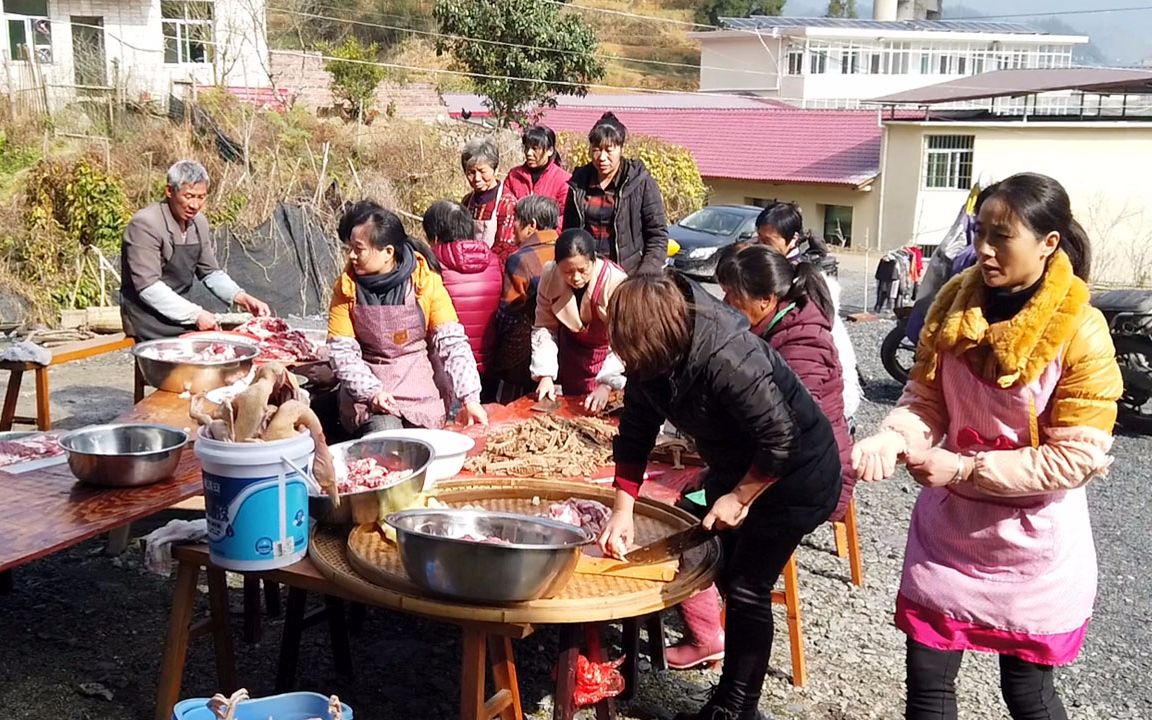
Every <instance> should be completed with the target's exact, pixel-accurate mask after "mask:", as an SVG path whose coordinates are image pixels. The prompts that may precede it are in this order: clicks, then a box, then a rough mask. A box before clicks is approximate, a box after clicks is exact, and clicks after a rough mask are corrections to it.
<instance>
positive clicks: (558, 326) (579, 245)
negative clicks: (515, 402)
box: [531, 228, 625, 412]
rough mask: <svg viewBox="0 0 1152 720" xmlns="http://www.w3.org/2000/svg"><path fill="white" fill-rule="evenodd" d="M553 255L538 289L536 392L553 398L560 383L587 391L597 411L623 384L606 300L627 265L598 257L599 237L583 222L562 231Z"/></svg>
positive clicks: (574, 391) (571, 391) (567, 389)
mask: <svg viewBox="0 0 1152 720" xmlns="http://www.w3.org/2000/svg"><path fill="white" fill-rule="evenodd" d="M555 258H556V259H555V261H554V262H550V263H548V264H547V265H546V266H544V274H543V275H542V276H541V277H540V284H539V286H538V288H537V290H536V325H535V327H534V328H533V329H532V365H531V374H532V379H533V380H535V381H536V383H537V386H536V396H537V398H539V399H540V400H544V399H552V400H555V399H556V386H557V385H559V386H560V387H561V388H562V389H563V391H564V393H565V394H566V395H587V396H588V397H587V398H586V399H585V402H584V406H585V408H586V409H588V410H589V411H590V412H599V411H601V410H603V409H604V407H605V406H606V405H607V404H608V396H609V395H610V394H611V392H612V390H614V389H615V390H619V389H621V388H623V387H624V374H623V370H624V369H623V367H622V366H621V365H620V361H619V360H618V359H617V357H616V356H615V355H614V354H613V353H612V349H611V348H610V347H609V343H608V301H609V300H610V299H611V298H612V293H613V292H614V291H615V290H616V287H617V286H618V285H619V284H620V283H621V282H623V281H624V278H625V275H624V271H623V270H621V269H620V268H619V267H617V266H616V265H614V264H613V263H612V262H611V261H609V260H606V259H604V258H601V257H598V256H597V253H596V241H595V240H594V239H593V237H592V235H590V234H589V233H588V232H587V231H585V230H580V229H579V228H575V229H569V230H565V231H564V232H563V233H561V234H560V237H559V238H558V239H557V240H556V250H555Z"/></svg>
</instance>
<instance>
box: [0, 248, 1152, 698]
mask: <svg viewBox="0 0 1152 720" xmlns="http://www.w3.org/2000/svg"><path fill="white" fill-rule="evenodd" d="M868 275H870V272H868V268H865V267H864V262H863V259H862V258H859V257H858V256H845V257H844V258H843V259H842V262H841V280H842V284H843V286H844V295H843V304H844V306H845V309H846V310H848V311H852V310H855V309H857V308H855V307H853V306H861V305H863V304H864V302H863V295H864V292H863V291H864V287H865V286H864V283H865V280H866V278H867V276H868ZM852 298H860V300H857V301H855V302H854V301H853V300H852ZM890 327H891V321H883V320H882V321H877V322H870V323H850V324H849V333H850V334H851V336H852V338H853V341H854V343H855V345H856V348H857V352H858V354H859V355H860V360H861V365H862V369H863V372H864V376H865V379H866V381H867V383H868V385H867V396H868V397H867V400H866V402H865V403H864V405H863V407H862V408H861V411H860V416H859V425H860V427H861V432H865V433H866V432H868V430H869V429H870V428H874V427H875V426H876V424H877V423H878V422H879V421H880V419H881V418H882V417H883V415H884V413H885V412H886V411H887V410H888V408H889V407H890V406H891V405H892V404H893V402H894V401H895V399H896V397H897V394H898V392H899V388H898V387H896V385H895V384H894V383H893V382H891V381H890V380H888V379H887V377H886V376H885V375H884V371H883V368H882V367H881V365H880V362H879V356H878V348H879V345H880V341H881V339H882V338H883V336H884V334H885V333H887V331H888V330H889V328H890ZM130 367H131V366H130V364H129V363H128V362H127V360H126V359H124V358H123V357H115V356H105V357H103V358H98V359H95V360H92V361H87V362H85V363H76V364H74V365H68V366H63V367H61V368H58V369H54V370H53V372H52V381H53V388H54V391H53V393H54V394H53V403H54V407H53V410H54V412H55V413H56V416H57V418H59V419H60V423H59V424H60V425H61V426H62V427H75V426H79V425H83V424H87V423H91V422H97V421H101V420H104V419H107V418H109V417H112V416H115V415H116V414H117V413H119V412H122V411H123V410H124V409H126V408H127V407H128V406H129V405H130V403H131V374H130ZM25 395H27V396H28V397H27V399H26V402H30V394H29V393H25ZM1115 455H1116V464H1115V466H1114V468H1113V471H1112V474H1111V476H1110V477H1109V478H1108V479H1107V480H1106V481H1104V482H1100V483H1098V484H1096V485H1095V486H1093V487H1092V489H1091V491H1090V497H1091V506H1092V512H1093V520H1094V522H1095V528H1096V541H1097V547H1098V552H1099V556H1100V594H1099V599H1098V602H1097V611H1096V618H1095V620H1094V623H1093V626H1092V629H1091V631H1090V633H1089V639H1088V644H1087V647H1086V649H1085V652H1084V653H1083V654H1082V657H1081V660H1080V661H1079V662H1078V663H1076V664H1075V665H1073V666H1072V667H1070V668H1067V669H1064V670H1062V671H1060V673H1059V680H1058V682H1059V686H1060V688H1061V691H1062V694H1063V697H1064V698H1065V701H1066V704H1067V705H1068V706H1069V711H1070V715H1071V717H1073V718H1076V719H1077V720H1081V719H1083V720H1096V719H1099V720H1104V719H1108V720H1146V719H1149V718H1152V688H1150V687H1149V686H1148V684H1147V678H1149V677H1152V651H1150V650H1149V648H1150V647H1152V642H1150V640H1152V637H1150V633H1149V631H1148V629H1147V616H1148V609H1149V606H1148V602H1149V601H1148V598H1149V597H1152V581H1150V580H1149V576H1148V575H1147V574H1146V573H1145V572H1144V569H1145V567H1146V566H1147V564H1148V552H1147V549H1146V547H1147V546H1146V542H1147V538H1148V537H1149V536H1150V535H1152V533H1150V531H1152V520H1150V519H1149V518H1150V517H1152V515H1150V513H1149V507H1148V500H1147V497H1146V494H1145V493H1144V492H1141V491H1140V488H1141V486H1142V485H1143V484H1144V482H1145V479H1146V477H1147V475H1148V474H1149V471H1150V470H1152V465H1150V462H1152V461H1150V460H1149V458H1152V441H1150V440H1149V439H1146V438H1139V437H1119V438H1117V441H1116V447H1115ZM915 488H916V486H915V485H914V484H913V483H911V482H910V481H909V480H908V478H907V477H905V476H903V475H902V476H901V477H898V478H897V479H895V480H893V481H891V482H888V483H883V484H879V485H872V486H868V487H864V488H862V489H861V490H860V492H859V494H858V498H859V500H858V506H859V513H860V518H859V519H860V527H861V544H862V550H863V555H864V572H865V577H866V584H865V586H864V587H863V588H854V587H852V586H851V585H850V583H849V582H848V567H847V563H846V562H845V561H842V560H839V559H838V558H836V557H835V556H834V555H833V553H832V548H833V541H832V534H831V531H830V530H829V529H821V530H820V531H818V532H817V533H815V534H814V535H813V536H811V537H810V538H808V540H806V542H805V545H804V547H803V548H802V550H801V553H800V578H801V579H800V582H801V595H802V598H803V624H804V637H805V642H806V651H807V659H808V671H809V677H810V682H809V685H808V687H806V688H804V689H803V690H796V689H793V688H792V687H791V685H790V683H789V673H790V664H789V654H788V649H787V635H786V632H785V630H784V628H785V627H786V626H785V624H784V617H783V614H782V612H778V614H777V620H778V626H779V628H780V629H779V630H778V632H777V641H776V645H775V647H774V653H773V659H772V667H771V674H770V677H769V679H768V680H767V681H766V683H765V694H764V701H763V704H762V706H763V709H764V710H765V712H767V713H771V714H772V716H774V717H777V718H795V719H801V720H817V719H819V720H848V719H856V718H859V719H861V720H862V719H864V718H877V719H886V720H887V719H892V718H897V717H900V716H901V715H902V698H903V635H902V634H901V633H899V632H898V631H897V630H896V629H895V628H894V627H893V626H892V623H891V611H892V606H893V599H894V597H895V592H896V588H897V585H898V581H899V571H900V563H901V558H902V555H903V548H904V536H905V533H906V530H907V524H908V517H909V513H910V510H911V507H912V503H913V501H914V500H915V497H916V489H915ZM175 516H178V514H176V513H165V514H162V515H161V516H158V517H157V518H155V519H153V520H151V521H149V522H147V523H143V524H141V525H140V526H138V528H137V530H138V532H139V533H140V534H143V533H145V532H147V531H148V530H150V529H151V528H152V527H155V526H157V525H159V524H162V523H163V522H166V521H167V520H168V519H169V518H171V517H175ZM0 542H3V539H2V538H0ZM102 546H103V545H102V542H100V541H93V542H89V543H86V544H84V545H81V546H79V547H77V548H74V549H73V550H71V551H68V552H65V553H61V554H58V555H55V556H52V557H50V558H47V559H44V560H41V561H39V562H36V563H33V564H31V565H29V566H26V567H24V568H21V569H19V570H18V571H17V573H16V588H15V590H14V591H13V592H12V593H11V594H9V595H6V596H0V638H3V639H4V642H3V649H2V650H0V711H2V713H3V715H4V716H5V717H7V718H11V719H12V720H33V718H35V719H36V720H41V719H43V718H53V719H57V718H59V719H61V720H105V719H107V720H129V719H137V718H141V719H142V718H149V717H151V713H152V703H153V701H154V698H155V683H156V679H157V677H158V675H159V662H160V656H161V652H162V649H163V643H164V638H165V629H166V620H167V611H168V605H169V601H170V594H171V581H170V580H168V579H165V578H160V577H157V576H155V575H151V574H149V573H147V572H146V571H144V570H143V568H142V567H141V562H140V555H139V552H138V551H135V550H134V551H132V552H129V553H128V554H126V555H125V556H122V557H120V558H108V557H105V556H104V555H102V554H101V550H102ZM202 590H203V588H202ZM238 603H239V597H238V594H237V597H235V598H234V608H233V609H234V611H236V617H235V618H234V619H235V620H236V622H237V624H238V622H239V613H238V610H239V607H238ZM670 624H672V623H671V622H670ZM279 631H280V621H279V620H277V619H268V620H266V621H265V626H264V639H263V641H262V642H260V643H257V644H255V645H243V644H240V643H238V644H237V651H238V667H239V673H240V678H241V679H242V681H243V683H244V684H245V685H246V686H247V687H248V688H249V689H250V690H251V691H252V692H253V694H254V695H262V694H267V693H269V692H271V688H272V682H273V677H274V673H275V663H276V653H277V651H278V647H279V639H278V638H279ZM672 634H675V631H674V630H673V631H672ZM353 642H354V651H353V652H354V661H355V664H356V669H357V675H356V678H355V679H352V680H348V679H343V678H337V677H335V674H334V672H333V669H332V662H331V653H330V651H329V649H328V639H327V637H326V632H325V631H324V630H323V626H319V627H316V628H313V629H310V630H308V631H307V632H306V633H305V636H304V643H303V647H302V650H301V661H300V678H301V685H302V686H303V687H305V688H307V689H315V690H318V691H321V692H331V691H336V692H339V693H340V694H341V696H342V697H343V698H345V699H346V700H347V701H348V702H349V703H350V704H351V705H352V706H353V708H354V709H355V710H356V716H357V718H363V719H364V720H384V719H386V718H388V719H390V718H414V719H417V720H420V719H424V718H428V719H432V718H446V717H453V716H455V713H456V702H457V700H456V698H457V693H458V690H457V685H456V682H457V680H456V678H457V675H458V672H459V671H458V662H459V641H458V638H457V637H456V634H455V633H454V632H453V630H452V628H451V627H450V626H446V625H441V624H437V623H431V622H426V621H422V620H418V619H415V618H411V617H407V616H403V615H398V614H392V613H386V612H372V613H369V616H368V620H367V623H366V625H365V628H364V631H363V632H362V634H361V635H359V636H358V637H357V638H355V639H354V641H353ZM555 647H556V638H555V634H554V633H553V632H552V631H551V630H549V629H547V628H544V629H542V630H541V631H540V632H538V633H537V634H536V635H534V636H532V637H531V638H529V639H527V640H525V641H523V642H520V643H519V644H518V645H517V660H518V666H519V669H520V673H521V681H522V682H521V686H522V692H523V697H524V702H525V708H526V709H527V711H528V712H529V717H531V718H540V719H542V718H546V717H550V714H551V698H550V696H549V692H550V691H549V688H548V686H549V684H550V678H549V675H550V672H551V665H552V661H551V660H550V659H549V658H550V657H552V658H554V657H555V655H554V653H555ZM214 677H215V672H214V669H213V662H212V656H211V650H210V643H208V642H206V641H202V642H199V643H197V644H196V645H194V647H193V649H192V651H191V654H190V658H189V664H188V669H187V671H186V673H185V678H184V682H185V688H184V695H185V696H186V697H193V696H204V695H210V694H211V693H212V692H214V691H215V688H214V687H213V683H214ZM716 677H717V676H716V675H715V674H714V673H713V672H710V671H694V672H684V673H652V672H646V673H644V674H643V676H642V685H641V688H640V692H639V699H638V700H637V701H635V702H634V703H632V704H630V705H628V706H626V707H624V708H623V712H622V713H621V716H622V717H624V718H636V719H650V718H656V717H663V716H664V715H666V714H668V713H671V712H676V711H680V710H688V709H692V708H694V707H696V706H698V705H699V704H700V703H701V702H702V700H703V698H704V697H705V695H706V693H707V691H708V689H709V688H710V687H711V685H712V684H713V683H714V682H715V680H716ZM82 683H99V684H100V686H102V688H103V689H105V690H107V691H108V692H109V693H110V695H111V699H103V698H100V697H92V696H88V695H86V694H85V690H84V689H82V688H81V684H82ZM88 690H89V691H91V690H92V688H89V689H88ZM960 693H961V696H962V704H961V708H962V710H961V716H962V717H964V718H970V719H973V720H975V719H989V720H991V719H997V720H998V719H1000V718H1006V717H1007V714H1006V713H1005V711H1004V710H1003V703H1002V701H1001V700H1000V698H999V690H998V683H997V668H996V663H995V659H994V658H991V657H986V656H976V655H972V656H971V657H969V658H968V659H967V660H966V662H965V664H964V667H963V670H962V672H961V677H960ZM585 715H586V716H587V717H591V714H589V713H585Z"/></svg>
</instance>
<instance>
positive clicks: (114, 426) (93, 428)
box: [57, 423, 188, 457]
mask: <svg viewBox="0 0 1152 720" xmlns="http://www.w3.org/2000/svg"><path fill="white" fill-rule="evenodd" d="M123 428H144V429H146V430H163V431H165V432H169V433H175V434H176V435H178V436H180V437H183V438H184V439H183V440H181V441H180V442H179V443H177V444H175V445H169V446H166V447H162V448H157V449H156V450H140V451H137V452H124V453H97V452H89V451H87V450H77V449H75V448H72V447H69V441H70V440H72V439H73V438H75V437H80V436H82V435H89V434H92V433H95V432H98V431H103V430H120V429H123ZM57 442H58V443H59V444H60V447H62V448H64V450H65V451H67V452H68V453H69V454H71V453H75V454H77V455H87V456H89V457H147V456H148V455H157V454H159V453H166V452H172V451H173V450H178V449H180V448H182V447H184V446H186V445H187V444H188V433H186V432H184V431H183V430H180V429H179V428H174V427H170V426H168V425H158V424H153V423H119V424H118V423H108V424H105V425H89V426H88V427H84V428H80V429H78V430H73V431H71V432H69V433H67V434H65V435H62V436H61V437H60V439H59V440H58V441H57Z"/></svg>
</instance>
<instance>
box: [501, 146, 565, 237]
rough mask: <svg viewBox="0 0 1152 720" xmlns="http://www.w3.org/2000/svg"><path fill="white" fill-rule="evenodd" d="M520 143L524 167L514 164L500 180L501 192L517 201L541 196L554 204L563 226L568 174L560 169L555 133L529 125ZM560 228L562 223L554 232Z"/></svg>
mask: <svg viewBox="0 0 1152 720" xmlns="http://www.w3.org/2000/svg"><path fill="white" fill-rule="evenodd" d="M521 142H523V144H524V164H523V165H517V166H516V167H514V168H512V170H511V171H509V172H508V177H506V178H504V189H505V190H506V191H507V192H508V193H509V194H511V195H512V197H514V198H516V199H517V200H520V199H521V198H526V197H528V196H529V195H543V196H544V197H549V198H552V199H553V200H555V201H556V205H557V207H559V208H560V219H561V223H563V219H564V204H565V203H566V202H567V201H568V181H569V180H571V179H572V173H570V172H568V171H567V170H565V169H564V168H562V167H560V153H559V152H557V150H556V133H554V132H553V131H552V128H550V127H548V126H547V125H530V126H528V127H527V128H525V130H524V135H523V136H522V138H521ZM563 229H564V227H563V224H561V225H560V226H559V227H557V228H556V232H560V231H562V230H563Z"/></svg>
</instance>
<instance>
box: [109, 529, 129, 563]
mask: <svg viewBox="0 0 1152 720" xmlns="http://www.w3.org/2000/svg"><path fill="white" fill-rule="evenodd" d="M131 542H132V523H127V524H125V525H121V526H120V527H118V528H116V529H115V530H113V531H111V532H109V533H108V544H107V545H105V546H104V553H105V554H106V555H110V556H112V557H119V556H120V555H123V554H124V551H125V550H127V549H128V545H129V544H130V543H131Z"/></svg>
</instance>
